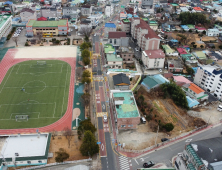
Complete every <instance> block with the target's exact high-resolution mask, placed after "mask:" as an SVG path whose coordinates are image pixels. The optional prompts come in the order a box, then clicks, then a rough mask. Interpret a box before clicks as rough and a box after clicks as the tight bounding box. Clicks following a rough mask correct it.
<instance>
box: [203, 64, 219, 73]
mask: <svg viewBox="0 0 222 170" xmlns="http://www.w3.org/2000/svg"><path fill="white" fill-rule="evenodd" d="M201 67H202V68H203V69H204V70H206V71H208V72H210V73H212V72H213V71H214V70H215V69H217V68H220V67H218V66H216V65H213V66H212V65H201Z"/></svg>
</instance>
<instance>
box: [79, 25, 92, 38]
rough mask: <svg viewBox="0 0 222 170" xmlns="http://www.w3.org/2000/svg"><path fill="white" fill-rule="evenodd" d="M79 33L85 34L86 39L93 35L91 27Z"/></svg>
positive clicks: (82, 29)
mask: <svg viewBox="0 0 222 170" xmlns="http://www.w3.org/2000/svg"><path fill="white" fill-rule="evenodd" d="M79 33H80V34H83V35H84V36H85V37H89V36H90V34H91V33H92V28H90V27H82V28H81V29H80V30H79Z"/></svg>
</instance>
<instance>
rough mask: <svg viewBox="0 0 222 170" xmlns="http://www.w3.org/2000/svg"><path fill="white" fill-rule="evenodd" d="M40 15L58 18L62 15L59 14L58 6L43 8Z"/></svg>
mask: <svg viewBox="0 0 222 170" xmlns="http://www.w3.org/2000/svg"><path fill="white" fill-rule="evenodd" d="M40 16H41V17H45V18H56V17H60V16H61V15H59V13H58V12H57V9H56V8H41V10H40Z"/></svg>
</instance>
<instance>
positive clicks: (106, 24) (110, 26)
mask: <svg viewBox="0 0 222 170" xmlns="http://www.w3.org/2000/svg"><path fill="white" fill-rule="evenodd" d="M105 27H108V28H116V25H115V24H114V23H105Z"/></svg>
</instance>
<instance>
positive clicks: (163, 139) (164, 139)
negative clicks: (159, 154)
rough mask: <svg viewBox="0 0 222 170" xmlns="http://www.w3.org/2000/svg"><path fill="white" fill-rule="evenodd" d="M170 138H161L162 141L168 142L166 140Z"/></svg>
mask: <svg viewBox="0 0 222 170" xmlns="http://www.w3.org/2000/svg"><path fill="white" fill-rule="evenodd" d="M168 140H169V139H168V138H162V139H161V142H166V141H168Z"/></svg>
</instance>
